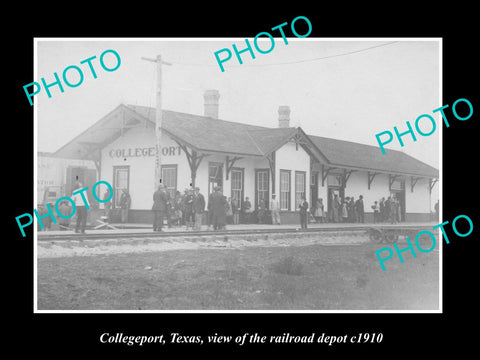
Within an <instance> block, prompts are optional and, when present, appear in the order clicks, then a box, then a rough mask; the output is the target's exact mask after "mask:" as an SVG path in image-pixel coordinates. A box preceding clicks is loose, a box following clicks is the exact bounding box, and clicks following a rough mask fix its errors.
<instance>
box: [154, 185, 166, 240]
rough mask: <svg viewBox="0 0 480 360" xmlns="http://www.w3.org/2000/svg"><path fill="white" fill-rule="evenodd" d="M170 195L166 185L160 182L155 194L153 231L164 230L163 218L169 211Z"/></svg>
mask: <svg viewBox="0 0 480 360" xmlns="http://www.w3.org/2000/svg"><path fill="white" fill-rule="evenodd" d="M167 203H168V196H167V192H166V191H165V185H163V184H160V185H159V186H158V189H157V191H155V193H154V194H153V206H152V210H153V231H162V227H163V218H164V216H165V213H166V211H167Z"/></svg>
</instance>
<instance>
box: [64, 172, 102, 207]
mask: <svg viewBox="0 0 480 360" xmlns="http://www.w3.org/2000/svg"><path fill="white" fill-rule="evenodd" d="M96 179H97V171H96V170H95V169H87V168H85V167H78V166H69V167H67V173H66V179H65V195H66V196H72V192H73V190H75V184H76V183H77V182H80V183H82V185H83V187H88V189H89V190H90V189H92V187H93V185H95V182H96V181H97V180H96ZM85 193H86V194H87V196H88V201H89V203H90V204H92V202H93V201H94V198H93V195H92V192H91V191H86V192H85ZM97 195H98V194H97Z"/></svg>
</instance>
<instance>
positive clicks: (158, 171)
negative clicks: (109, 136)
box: [142, 55, 172, 190]
mask: <svg viewBox="0 0 480 360" xmlns="http://www.w3.org/2000/svg"><path fill="white" fill-rule="evenodd" d="M142 60H147V61H151V62H154V63H156V64H157V96H156V104H155V105H156V107H155V148H156V155H155V184H154V186H153V188H154V190H155V189H156V188H157V186H158V185H159V184H160V182H161V180H162V159H161V150H162V148H161V140H162V65H172V64H171V63H168V62H165V61H162V56H161V55H157V58H156V59H149V58H145V57H142Z"/></svg>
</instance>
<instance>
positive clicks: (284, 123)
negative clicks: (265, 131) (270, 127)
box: [278, 105, 290, 128]
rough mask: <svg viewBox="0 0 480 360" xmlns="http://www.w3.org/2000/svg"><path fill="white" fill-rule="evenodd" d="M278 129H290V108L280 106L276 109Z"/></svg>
mask: <svg viewBox="0 0 480 360" xmlns="http://www.w3.org/2000/svg"><path fill="white" fill-rule="evenodd" d="M278 127H279V128H288V127H290V106H285V105H282V106H279V107H278Z"/></svg>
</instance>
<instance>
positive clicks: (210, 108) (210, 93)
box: [203, 90, 220, 119]
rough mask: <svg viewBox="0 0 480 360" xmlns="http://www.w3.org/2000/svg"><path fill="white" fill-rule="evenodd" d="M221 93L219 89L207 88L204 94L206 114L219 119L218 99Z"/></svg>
mask: <svg viewBox="0 0 480 360" xmlns="http://www.w3.org/2000/svg"><path fill="white" fill-rule="evenodd" d="M219 98H220V93H219V92H218V90H206V91H205V93H204V94H203V99H204V107H205V108H204V115H205V116H209V117H211V118H214V119H218V99H219Z"/></svg>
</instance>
